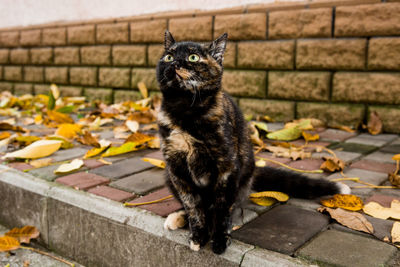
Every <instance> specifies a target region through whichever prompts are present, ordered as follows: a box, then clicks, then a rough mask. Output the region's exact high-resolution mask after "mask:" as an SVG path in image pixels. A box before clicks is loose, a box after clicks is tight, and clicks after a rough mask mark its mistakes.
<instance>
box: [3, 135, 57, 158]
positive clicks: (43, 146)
mask: <svg viewBox="0 0 400 267" xmlns="http://www.w3.org/2000/svg"><path fill="white" fill-rule="evenodd" d="M61 143H62V142H61V141H58V140H39V141H36V142H34V143H32V144H30V145H29V146H27V147H25V148H23V149H20V150H17V151H14V152H11V153H7V154H5V155H4V156H3V158H24V159H36V158H43V157H46V156H49V155H51V154H53V153H54V152H56V151H57V150H58V149H59V148H60V147H61Z"/></svg>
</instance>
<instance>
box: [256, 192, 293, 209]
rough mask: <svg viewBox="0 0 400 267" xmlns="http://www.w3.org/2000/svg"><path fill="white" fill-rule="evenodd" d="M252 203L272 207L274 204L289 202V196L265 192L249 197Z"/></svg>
mask: <svg viewBox="0 0 400 267" xmlns="http://www.w3.org/2000/svg"><path fill="white" fill-rule="evenodd" d="M249 199H250V201H252V202H253V203H255V204H257V205H260V206H271V205H272V204H274V203H276V201H279V202H286V201H288V200H289V196H288V195H286V194H285V193H282V192H277V191H264V192H257V193H252V194H250V195H249Z"/></svg>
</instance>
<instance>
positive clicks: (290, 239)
mask: <svg viewBox="0 0 400 267" xmlns="http://www.w3.org/2000/svg"><path fill="white" fill-rule="evenodd" d="M300 222H301V223H300ZM328 223H329V218H328V217H327V216H325V215H323V214H320V213H317V212H312V211H308V210H304V209H300V208H298V207H295V206H291V205H280V206H277V207H275V208H273V209H271V210H270V211H268V212H266V213H264V214H263V215H261V216H260V217H258V218H257V219H255V220H254V221H251V222H250V223H248V224H246V225H244V226H243V227H242V228H240V229H239V230H237V231H235V232H233V237H234V238H236V239H239V240H241V241H243V242H245V243H249V244H252V245H256V246H259V247H262V248H265V249H268V250H273V251H277V252H280V253H284V254H289V255H290V254H293V253H294V252H295V251H296V250H297V249H298V248H299V247H300V246H302V245H303V244H304V243H305V242H307V241H308V240H310V239H311V238H312V237H313V236H314V235H316V234H317V233H318V232H320V231H321V230H322V229H323V228H324V227H326V226H327V225H328Z"/></svg>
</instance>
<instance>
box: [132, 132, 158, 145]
mask: <svg viewBox="0 0 400 267" xmlns="http://www.w3.org/2000/svg"><path fill="white" fill-rule="evenodd" d="M153 139H155V137H154V136H150V135H147V134H143V133H139V132H136V133H132V134H131V135H129V136H128V138H127V139H126V140H125V143H127V142H136V143H138V144H144V143H146V142H148V141H150V140H153Z"/></svg>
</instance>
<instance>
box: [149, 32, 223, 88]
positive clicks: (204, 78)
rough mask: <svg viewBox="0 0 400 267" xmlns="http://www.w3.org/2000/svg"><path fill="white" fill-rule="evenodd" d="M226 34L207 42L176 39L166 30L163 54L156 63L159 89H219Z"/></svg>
mask: <svg viewBox="0 0 400 267" xmlns="http://www.w3.org/2000/svg"><path fill="white" fill-rule="evenodd" d="M227 39H228V35H227V34H226V33H224V34H223V35H221V36H220V37H218V38H217V39H216V40H214V41H213V42H211V43H209V44H202V43H195V42H175V40H174V37H172V34H171V33H170V32H169V31H166V32H165V41H164V48H165V50H164V53H163V55H162V57H161V58H160V61H159V62H158V65H157V80H158V82H159V83H160V88H161V90H162V91H164V92H165V91H168V90H171V89H172V88H173V90H182V91H186V92H191V93H194V94H195V93H196V92H205V91H207V90H208V91H210V90H219V88H220V83H221V78H222V73H223V66H222V63H223V60H224V52H225V48H226V42H227Z"/></svg>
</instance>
